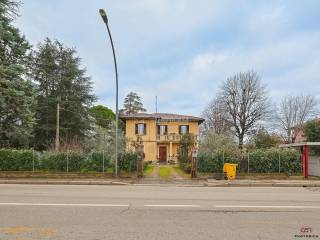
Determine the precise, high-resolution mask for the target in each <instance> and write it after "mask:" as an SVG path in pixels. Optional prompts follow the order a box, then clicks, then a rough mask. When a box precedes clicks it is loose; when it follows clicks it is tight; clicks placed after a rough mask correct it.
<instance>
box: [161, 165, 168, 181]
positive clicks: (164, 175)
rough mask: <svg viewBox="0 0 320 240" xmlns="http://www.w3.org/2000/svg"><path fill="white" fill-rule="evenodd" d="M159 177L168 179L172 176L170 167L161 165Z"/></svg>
mask: <svg viewBox="0 0 320 240" xmlns="http://www.w3.org/2000/svg"><path fill="white" fill-rule="evenodd" d="M159 177H160V178H162V179H168V178H169V177H170V168H168V167H167V166H161V167H160V168H159Z"/></svg>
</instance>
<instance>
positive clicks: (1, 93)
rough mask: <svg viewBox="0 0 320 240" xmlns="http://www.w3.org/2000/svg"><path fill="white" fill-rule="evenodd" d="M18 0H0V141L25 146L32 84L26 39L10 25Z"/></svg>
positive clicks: (30, 129) (32, 90) (28, 129)
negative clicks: (27, 75)
mask: <svg viewBox="0 0 320 240" xmlns="http://www.w3.org/2000/svg"><path fill="white" fill-rule="evenodd" d="M18 7H19V3H18V2H16V1H11V0H1V1H0V141H1V142H0V144H2V145H6V144H8V145H9V146H14V147H22V146H28V145H29V140H30V138H31V132H32V125H33V112H32V106H33V99H34V98H33V92H34V88H33V84H32V83H31V82H30V81H28V80H26V73H27V68H26V66H27V65H28V61H29V58H28V50H29V49H30V45H29V43H28V42H27V41H26V39H25V37H24V36H22V35H21V33H20V32H19V30H18V29H17V28H15V27H14V26H13V25H12V21H13V20H14V19H15V18H16V17H17V12H18Z"/></svg>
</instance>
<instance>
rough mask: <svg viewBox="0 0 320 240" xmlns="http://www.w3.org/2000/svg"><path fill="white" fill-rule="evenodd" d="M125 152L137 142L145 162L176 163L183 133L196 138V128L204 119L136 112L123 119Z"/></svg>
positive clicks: (197, 129) (197, 130)
mask: <svg viewBox="0 0 320 240" xmlns="http://www.w3.org/2000/svg"><path fill="white" fill-rule="evenodd" d="M121 119H122V120H123V121H124V123H125V135H126V138H127V139H128V140H129V141H128V144H127V148H128V149H133V148H134V143H135V142H136V141H137V140H138V139H139V140H140V141H141V142H142V144H143V149H144V153H145V161H159V162H167V161H169V160H171V161H177V155H178V146H179V142H180V140H181V137H182V136H183V134H190V135H192V136H193V137H194V138H195V141H196V143H197V142H198V139H199V125H200V124H201V123H202V122H203V121H204V119H202V118H199V117H193V116H186V115H178V114H167V113H153V114H147V113H137V114H131V115H125V116H122V117H121Z"/></svg>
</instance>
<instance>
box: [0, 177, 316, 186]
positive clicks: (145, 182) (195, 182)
mask: <svg viewBox="0 0 320 240" xmlns="http://www.w3.org/2000/svg"><path fill="white" fill-rule="evenodd" d="M0 184H49V185H118V186H119V185H135V186H184V187H186V186H187V187H320V180H214V179H207V180H201V179H170V180H161V179H148V178H143V179H136V178H118V179H114V178H108V179H101V178H100V179H93V178H90V179H51V178H46V179H39V178H37V179H32V178H24V179H0Z"/></svg>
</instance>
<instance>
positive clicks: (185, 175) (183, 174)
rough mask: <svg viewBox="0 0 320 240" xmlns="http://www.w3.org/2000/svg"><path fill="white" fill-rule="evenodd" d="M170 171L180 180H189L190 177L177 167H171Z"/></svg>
mask: <svg viewBox="0 0 320 240" xmlns="http://www.w3.org/2000/svg"><path fill="white" fill-rule="evenodd" d="M172 169H173V170H174V171H175V172H176V173H177V174H178V175H179V176H180V177H182V178H185V179H188V178H191V175H190V174H189V173H186V172H185V171H183V170H182V169H181V168H180V167H179V166H173V167H172Z"/></svg>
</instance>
